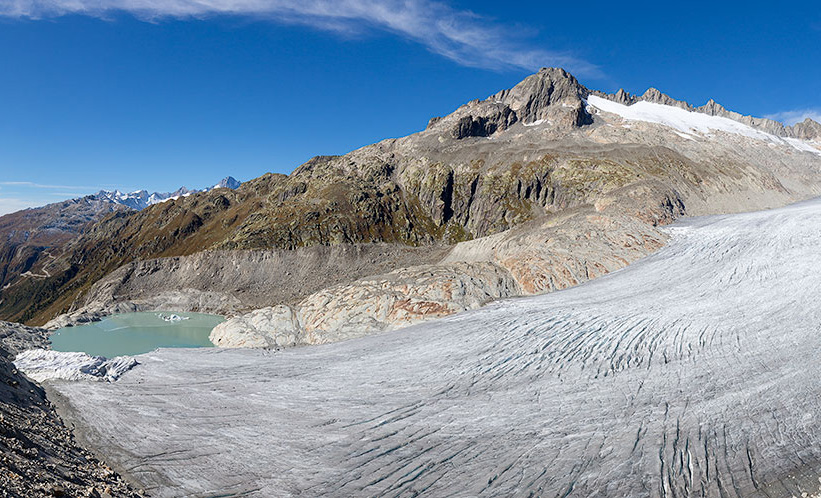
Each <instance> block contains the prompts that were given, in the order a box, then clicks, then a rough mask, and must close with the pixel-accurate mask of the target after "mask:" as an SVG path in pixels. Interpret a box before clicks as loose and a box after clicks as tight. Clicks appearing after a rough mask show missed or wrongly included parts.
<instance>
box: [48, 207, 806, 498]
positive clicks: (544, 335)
mask: <svg viewBox="0 0 821 498" xmlns="http://www.w3.org/2000/svg"><path fill="white" fill-rule="evenodd" d="M670 229H671V230H672V231H673V232H674V233H675V237H674V238H673V241H672V242H671V244H670V245H669V246H668V247H666V248H664V249H662V250H661V251H659V252H658V253H656V254H655V255H653V256H651V257H648V258H646V259H644V260H642V261H640V262H638V263H636V264H634V265H632V266H630V267H628V268H626V269H624V270H621V271H618V272H616V273H614V274H611V275H609V276H606V277H602V278H600V279H598V280H595V281H593V282H590V283H587V284H584V285H581V286H579V287H575V288H572V289H569V290H565V291H560V292H556V293H553V294H548V295H544V296H540V297H531V298H521V299H513V300H507V301H500V302H497V303H495V304H492V305H490V306H488V307H486V308H483V309H480V310H476V311H472V312H466V313H462V314H459V315H455V316H453V317H450V318H446V319H443V320H440V321H438V322H432V323H428V324H423V325H419V326H415V327H411V328H406V329H403V330H398V331H394V332H389V333H384V334H380V335H376V336H370V337H366V338H362V339H357V340H351V341H347V342H343V343H337V344H328V345H324V346H313V347H304V348H297V349H291V350H285V351H281V352H276V353H274V352H269V351H257V350H215V349H211V350H186V351H183V350H160V351H158V352H154V353H150V354H147V355H143V356H140V357H139V361H140V365H139V366H137V367H136V368H134V369H133V370H132V371H130V372H129V373H127V374H125V375H124V376H123V377H122V378H121V379H120V380H119V381H117V382H115V383H111V384H108V383H96V384H91V383H57V384H55V386H54V387H56V388H57V389H58V390H59V391H60V392H61V393H62V394H64V395H65V396H66V397H67V398H68V400H69V402H70V403H71V405H72V408H73V410H71V411H72V413H73V417H74V421H75V422H76V423H77V424H78V426H79V428H80V429H81V433H82V435H83V437H84V438H85V439H86V440H87V441H88V442H90V443H92V444H93V445H94V446H95V447H96V448H98V449H99V450H100V451H101V452H103V454H104V456H105V457H106V458H107V459H108V460H109V461H110V462H112V463H114V464H116V465H117V466H118V467H119V468H121V469H123V470H125V471H126V472H128V473H129V474H130V475H131V476H133V477H134V478H136V479H138V480H139V481H141V482H142V483H143V484H144V485H145V486H146V487H147V489H148V490H150V491H151V492H152V493H154V494H155V495H156V496H212V495H220V496H234V495H242V496H283V495H301V496H320V495H330V496H395V495H403V496H410V495H414V494H415V493H421V494H424V495H428V496H614V497H615V496H791V495H796V496H800V495H801V492H809V493H814V492H817V491H818V489H819V481H818V476H819V474H821V382H819V379H821V359H819V351H821V333H819V330H821V307H819V305H818V303H819V298H821V270H819V267H818V262H819V259H818V254H819V250H818V248H819V247H821V202H819V201H811V202H806V203H802V204H798V205H794V206H790V207H787V208H782V209H778V210H773V211H765V212H758V213H749V214H741V215H733V216H725V217H711V218H701V219H692V220H689V221H687V222H685V223H680V224H677V225H674V226H673V227H671V228H670Z"/></svg>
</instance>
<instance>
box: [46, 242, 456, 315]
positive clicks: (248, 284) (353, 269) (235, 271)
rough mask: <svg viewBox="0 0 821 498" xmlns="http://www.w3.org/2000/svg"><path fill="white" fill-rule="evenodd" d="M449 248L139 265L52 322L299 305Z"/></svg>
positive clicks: (209, 255)
mask: <svg viewBox="0 0 821 498" xmlns="http://www.w3.org/2000/svg"><path fill="white" fill-rule="evenodd" d="M447 251H448V248H447V247H436V246H430V247H424V248H416V247H410V246H403V245H398V244H356V245H351V244H342V245H335V246H313V247H302V248H297V249H294V250H284V249H278V250H233V251H231V250H213V251H203V252H199V253H195V254H193V255H190V256H175V257H169V258H159V259H149V260H143V261H134V262H131V263H128V264H126V265H123V266H122V267H120V268H118V269H117V270H115V271H113V272H111V273H110V274H108V275H106V276H105V277H104V278H102V279H100V280H99V281H98V282H97V283H95V284H94V286H92V288H91V289H90V290H89V291H88V292H87V293H86V294H85V295H84V296H83V297H82V299H80V300H78V302H77V303H75V304H74V305H73V306H72V309H71V311H70V312H69V313H68V314H64V315H61V316H60V317H58V318H57V319H55V320H52V321H51V322H49V323H48V324H47V325H46V328H57V327H61V326H65V325H69V324H75V323H81V322H82V321H85V320H94V319H97V318H99V317H102V316H105V315H108V314H113V313H122V312H128V311H153V310H164V311H195V312H202V313H216V314H223V315H233V314H238V313H241V312H246V311H249V310H252V309H256V308H260V307H266V306H273V305H277V304H281V303H288V304H294V303H297V302H299V301H300V300H302V299H303V298H305V297H306V296H308V295H310V294H312V293H314V292H317V291H319V290H321V289H323V288H325V287H329V286H333V285H336V284H339V283H341V282H350V281H354V280H356V279H358V278H362V277H365V276H367V275H373V274H377V273H382V272H389V271H391V270H394V269H396V268H403V267H407V266H413V265H419V264H425V263H434V262H437V261H439V260H440V259H441V258H442V257H443V256H444V255H445V254H446V253H447Z"/></svg>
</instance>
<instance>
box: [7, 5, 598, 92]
mask: <svg viewBox="0 0 821 498" xmlns="http://www.w3.org/2000/svg"><path fill="white" fill-rule="evenodd" d="M116 12H128V13H130V14H132V15H134V16H136V17H137V18H140V19H143V20H146V21H158V20H162V19H167V18H176V19H205V18H208V17H214V16H225V15H229V16H243V17H252V18H256V19H264V20H268V21H272V22H278V23H283V24H301V25H306V26H311V27H313V28H315V29H319V30H324V31H335V32H341V33H358V32H361V31H363V30H367V29H378V30H382V31H388V32H392V33H395V34H397V35H400V36H403V37H405V38H408V39H411V40H414V41H416V42H418V43H421V44H422V45H424V46H425V47H427V48H428V49H429V50H430V51H432V52H434V53H437V54H439V55H442V56H444V57H447V58H448V59H451V60H453V61H455V62H457V63H459V64H461V65H464V66H470V67H481V68H487V69H496V70H499V69H512V68H515V69H526V70H536V69H539V68H540V67H542V66H561V67H564V68H565V69H567V70H568V71H571V72H574V73H576V74H578V75H582V76H591V77H599V76H600V73H599V70H598V68H597V67H596V66H594V65H593V64H590V63H589V62H586V61H584V60H582V59H580V58H578V57H576V56H574V55H572V54H571V53H568V52H561V51H552V50H547V49H544V48H538V47H535V46H533V44H532V43H528V42H526V41H525V40H522V39H521V38H520V37H519V33H520V32H521V31H520V29H518V28H512V27H509V26H505V25H502V24H501V23H498V22H495V21H494V20H492V19H488V18H486V17H483V16H479V15H477V14H475V13H473V12H470V11H465V10H456V9H454V8H452V7H449V6H447V5H445V4H443V3H440V2H436V1H432V0H10V1H9V0H5V1H3V2H0V16H5V17H12V18H28V19H43V18H51V17H58V16H62V15H66V14H80V15H87V16H93V17H98V18H106V17H110V16H111V15H112V14H114V13H116Z"/></svg>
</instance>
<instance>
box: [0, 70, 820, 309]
mask: <svg viewBox="0 0 821 498" xmlns="http://www.w3.org/2000/svg"><path fill="white" fill-rule="evenodd" d="M593 96H594V92H592V91H591V90H589V89H587V88H585V87H584V86H583V85H581V84H580V83H579V82H578V81H577V80H576V79H575V78H574V77H573V76H572V75H570V74H568V73H567V72H565V71H563V70H560V69H555V68H554V69H544V70H542V71H540V72H539V73H537V74H534V75H532V76H529V77H528V78H526V79H525V80H523V81H522V82H521V83H519V84H518V85H516V86H514V87H513V88H511V89H509V90H505V91H502V92H498V93H497V94H495V95H492V96H491V97H488V98H487V99H483V100H474V101H471V102H468V103H467V104H465V105H463V106H460V107H459V108H457V109H456V110H455V111H454V112H453V113H451V114H450V115H448V116H445V117H442V118H439V119H434V120H432V121H431V123H430V124H429V125H428V127H427V128H426V129H425V130H422V131H420V132H418V133H415V134H413V135H410V136H407V137H402V138H397V139H389V140H384V141H382V142H379V143H376V144H373V145H370V146H367V147H363V148H361V149H358V150H355V151H353V152H350V153H348V154H345V155H343V156H318V157H315V158H313V159H311V160H310V161H308V162H306V163H305V164H303V165H301V166H299V167H298V168H296V169H295V170H294V172H293V173H292V174H290V175H287V176H286V175H273V174H267V175H263V176H261V177H259V178H257V179H254V180H251V181H248V182H245V183H243V184H242V185H241V186H240V187H239V188H238V189H236V190H228V189H217V190H215V191H211V192H206V193H200V194H193V195H190V196H187V197H184V198H180V199H177V200H174V201H168V202H165V203H162V204H158V205H154V206H151V207H148V208H146V209H144V210H142V211H140V212H129V213H112V214H109V215H108V216H107V217H106V218H105V219H103V220H101V221H100V222H98V223H95V224H93V225H92V226H90V227H89V228H88V229H86V230H85V231H84V233H83V234H82V236H81V237H79V238H78V239H76V240H74V241H73V242H71V243H70V244H69V245H68V246H66V247H65V248H64V249H63V251H62V252H61V253H60V254H56V255H54V256H55V259H54V260H52V262H51V263H50V267H49V274H48V275H45V274H43V275H44V276H43V277H42V278H30V279H26V280H25V281H23V282H20V283H19V284H16V285H14V286H12V287H10V288H8V289H5V290H0V318H2V319H6V320H15V321H23V322H26V323H27V324H29V325H40V324H43V323H46V322H47V321H49V320H51V319H52V318H54V317H55V316H57V315H60V314H62V313H66V312H75V311H77V310H78V309H79V308H81V307H82V306H83V305H84V303H85V302H86V301H87V300H88V299H89V296H90V292H91V290H92V288H93V287H94V285H95V284H96V283H98V282H99V281H100V280H101V279H103V278H105V277H106V276H107V275H109V274H110V273H111V272H113V271H116V270H117V269H118V268H120V267H123V266H124V265H129V264H131V263H133V262H135V261H145V260H154V259H158V258H168V257H180V256H191V255H194V254H195V253H199V252H201V251H203V250H209V251H217V250H220V251H235V250H247V249H248V250H264V251H271V250H286V251H290V250H296V249H299V248H306V247H316V246H342V245H356V244H379V243H388V244H396V245H405V246H414V247H431V246H442V245H454V244H458V243H460V242H465V241H471V240H476V239H480V238H482V237H488V236H494V235H498V234H501V233H503V232H506V231H509V230H511V229H515V228H516V227H520V226H524V225H526V224H529V223H535V224H536V226H538V225H539V224H540V223H541V221H542V220H543V219H545V218H546V219H550V218H551V217H553V216H556V215H561V214H562V213H565V212H570V211H572V210H575V209H589V208H595V209H597V210H599V209H601V208H608V209H610V210H611V211H613V212H616V211H619V212H621V213H623V214H625V215H628V216H636V217H638V219H640V220H643V221H647V219H646V218H644V214H643V213H642V212H643V211H645V206H647V205H654V204H658V203H664V202H668V201H670V202H679V203H680V206H678V207H682V209H678V214H674V215H672V218H675V217H677V216H680V215H681V214H685V215H702V214H716V213H731V212H740V211H747V210H751V209H762V208H772V207H778V206H783V205H785V204H788V203H790V202H794V201H796V200H801V199H806V198H809V197H812V196H815V195H818V194H821V150H820V149H819V147H821V142H819V140H821V139H819V137H817V136H816V135H815V134H814V131H813V130H814V129H815V128H814V125H813V124H812V123H807V124H806V126H802V127H799V129H793V128H790V129H789V130H787V129H786V128H784V129H783V130H781V129H775V128H773V125H772V123H765V122H763V121H755V120H746V119H742V118H743V117H738V116H734V115H730V114H727V116H722V115H721V114H724V113H722V112H720V109H718V107H716V106H715V105H711V106H707V107H705V108H692V106H689V104H686V103H680V102H677V101H674V100H672V99H670V98H669V97H665V96H663V95H662V94H660V93H658V94H657V93H655V92H649V93H648V94H647V95H646V96H644V97H643V98H637V97H633V96H629V95H626V94H624V93H622V94H621V101H620V100H619V99H620V97H619V96H618V95H605V96H604V97H602V98H601V99H600V100H599V101H598V102H599V104H600V106H601V107H603V108H604V109H600V108H597V107H596V106H595V105H592V104H591V102H594V103H595V102H596V100H595V99H593V98H592V97H593ZM596 96H601V95H600V94H596ZM642 99H643V100H642ZM637 100H641V102H640V103H641V104H642V106H644V107H646V106H651V107H652V106H657V107H652V110H653V112H654V113H653V116H656V117H658V116H662V118H664V117H665V116H667V117H669V116H668V115H670V116H672V115H673V114H671V112H672V111H677V112H680V113H684V114H685V115H686V116H685V118H684V119H678V118H677V120H676V121H675V123H674V124H677V125H678V126H679V128H681V129H679V128H676V127H675V126H670V125H669V124H670V123H668V122H667V121H665V120H664V119H657V120H656V121H653V120H652V119H645V118H643V119H633V118H632V117H631V116H632V114H630V113H625V112H622V114H623V115H622V114H619V112H621V111H620V109H621V110H622V111H623V108H627V106H625V105H622V103H621V102H623V103H626V104H628V103H631V102H634V101H637ZM602 101H606V102H609V103H611V104H615V105H616V107H615V108H614V107H613V106H610V105H603V104H601V102H602ZM633 105H636V104H635V103H634V104H633ZM614 109H615V111H614ZM691 111H692V112H691ZM674 117H675V116H674ZM665 119H666V118H665ZM688 120H689V121H688ZM705 120H707V121H708V122H707V124H706V125H704V126H701V127H700V128H699V129H690V124H688V123H689V122H690V121H693V122H697V123H701V124H704V123H705ZM711 120H712V121H711ZM668 121H669V120H668ZM665 123H667V124H665ZM682 123H683V124H682ZM716 123H717V124H716ZM727 123H731V124H732V125H733V126H730V127H727V126H725V125H726V124H727ZM682 129H684V130H685V131H682ZM799 135H800V138H799ZM625 189H626V191H630V192H634V193H635V192H638V191H640V190H642V189H646V190H647V191H648V194H647V195H648V196H649V197H653V199H652V202H650V203H649V204H648V202H646V201H645V200H643V199H639V200H638V201H636V200H635V199H633V198H631V197H630V196H629V195H626V196H616V195H615V193H617V192H622V191H625ZM669 192H675V195H674V196H672V197H671V196H670V194H669ZM673 207H676V206H673ZM671 212H672V211H671ZM650 221H652V220H650ZM666 221H669V220H666V219H660V220H657V223H658V224H663V223H665V222H666ZM494 261H495V260H494ZM432 263H436V261H432V260H430V259H428V260H419V261H405V262H402V264H401V265H397V266H393V267H387V266H385V265H382V266H379V265H375V266H374V267H373V268H372V269H370V270H369V271H364V270H363V272H362V273H360V274H356V275H350V278H349V277H347V276H345V277H340V279H339V280H338V281H331V280H332V279H329V280H326V281H324V282H323V283H324V287H328V286H334V285H338V284H342V283H352V282H355V281H356V280H358V279H360V278H363V277H365V276H367V275H378V274H384V273H388V272H390V271H392V270H396V269H399V268H403V267H412V266H418V265H423V264H432ZM497 263H498V262H497ZM145 268H147V267H144V268H143V269H145ZM592 269H593V271H594V273H595V270H596V269H595V268H592ZM225 270H226V274H225V277H226V279H227V280H230V279H231V278H233V277H234V276H240V277H241V272H239V273H238V272H233V271H231V269H230V268H229V267H226V268H225ZM174 278H176V277H174ZM174 278H172V279H171V281H174ZM149 280H150V279H149ZM289 281H296V280H295V279H291V280H289ZM177 284H178V285H177V286H176V287H175V288H171V286H169V287H166V288H162V289H161V290H162V292H166V291H168V292H171V293H172V294H167V295H165V296H164V297H162V298H157V297H152V296H148V295H142V296H139V295H138V294H139V293H138V292H137V293H135V294H134V297H135V298H136V301H135V303H137V302H139V301H140V300H144V301H145V302H146V303H147V304H146V306H151V304H150V302H151V300H152V299H154V300H157V299H161V300H162V301H171V302H177V303H179V305H180V306H183V305H184V304H185V302H186V301H190V302H191V303H192V305H199V303H202V305H205V304H206V302H207V301H209V300H211V299H212V298H215V296H210V295H203V294H201V293H198V292H193V291H189V290H188V289H194V291H211V289H203V288H199V287H197V286H196V285H192V286H190V287H188V286H187V283H186V282H185V281H184V280H178V281H177ZM546 285H547V284H546ZM126 287H127V286H126ZM126 287H124V289H125V290H127V289H126ZM320 289H321V288H317V289H307V288H305V289H304V291H305V293H304V294H303V295H300V296H298V297H297V296H294V297H293V300H291V301H289V300H288V299H285V298H283V299H279V298H277V299H271V300H270V301H269V302H264V303H262V302H260V303H255V304H254V303H252V304H250V306H249V308H255V307H269V306H276V305H280V304H288V305H295V304H296V303H297V302H298V301H299V300H300V299H302V298H304V297H306V296H307V295H309V294H311V293H313V292H317V291H318V290H320ZM228 290H229V291H230V292H229V293H231V292H233V290H232V289H228ZM262 290H263V291H264V292H268V290H269V288H268V287H263V288H262ZM216 292H218V293H223V291H221V290H218V291H216ZM173 293H176V294H173ZM180 293H182V294H180ZM186 293H187V294H186ZM158 295H159V293H158ZM234 295H235V296H236V294H234ZM238 299H239V302H240V303H244V302H243V298H242V297H240V298H238ZM246 299H247V298H246ZM123 301H124V302H131V301H129V299H123ZM232 303H233V304H232ZM217 304H218V305H219V306H225V307H227V308H230V307H231V306H234V305H236V306H237V309H236V311H244V310H243V309H241V308H242V307H241V306H240V305H238V304H237V303H236V302H233V301H230V300H229V301H226V302H221V303H217ZM243 306H244V304H243Z"/></svg>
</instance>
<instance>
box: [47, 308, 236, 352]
mask: <svg viewBox="0 0 821 498" xmlns="http://www.w3.org/2000/svg"><path fill="white" fill-rule="evenodd" d="M223 321H225V318H223V317H221V316H217V315H206V314H203V313H176V312H158V311H150V312H138V313H123V314H120V315H112V316H109V317H106V318H104V319H103V320H102V321H99V322H93V323H89V324H85V325H78V326H75V327H64V328H61V329H58V330H56V331H55V332H54V333H53V334H52V335H51V337H50V340H51V347H52V349H54V350H55V351H81V352H84V353H88V354H90V355H92V356H105V357H108V358H113V357H114V356H122V355H134V354H141V353H147V352H149V351H153V350H155V349H157V348H200V347H213V346H214V345H213V344H212V343H211V341H209V340H208V335H209V334H210V333H211V329H213V328H214V327H215V326H216V325H218V324H220V323H222V322H223Z"/></svg>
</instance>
